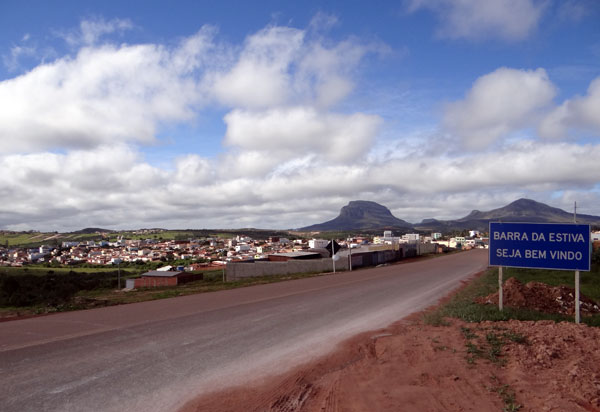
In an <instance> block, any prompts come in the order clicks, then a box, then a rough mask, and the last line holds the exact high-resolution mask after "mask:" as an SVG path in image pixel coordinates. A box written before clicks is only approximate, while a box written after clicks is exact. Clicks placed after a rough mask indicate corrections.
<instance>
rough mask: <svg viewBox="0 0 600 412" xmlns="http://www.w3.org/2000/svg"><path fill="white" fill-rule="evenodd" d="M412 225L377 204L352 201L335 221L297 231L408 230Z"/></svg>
mask: <svg viewBox="0 0 600 412" xmlns="http://www.w3.org/2000/svg"><path fill="white" fill-rule="evenodd" d="M411 227H412V225H411V224H410V223H408V222H406V221H404V220H402V219H398V218H397V217H395V216H394V215H392V212H390V210H389V209H388V208H387V207H385V206H382V205H380V204H379V203H375V202H369V201H366V200H354V201H351V202H350V203H348V204H347V205H346V206H344V207H342V210H341V211H340V214H339V216H338V217H336V218H335V219H332V220H329V221H327V222H324V223H319V224H316V225H311V226H306V227H303V228H300V229H298V230H300V231H304V232H316V231H331V230H339V231H345V230H358V229H399V228H400V229H408V228H411Z"/></svg>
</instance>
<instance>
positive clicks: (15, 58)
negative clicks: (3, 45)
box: [2, 46, 36, 72]
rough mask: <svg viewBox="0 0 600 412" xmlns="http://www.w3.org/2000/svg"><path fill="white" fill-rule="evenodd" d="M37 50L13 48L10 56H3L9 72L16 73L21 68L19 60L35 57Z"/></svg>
mask: <svg viewBox="0 0 600 412" xmlns="http://www.w3.org/2000/svg"><path fill="white" fill-rule="evenodd" d="M35 54H36V49H35V47H32V46H13V47H11V49H10V54H9V55H3V56H2V62H3V63H4V66H5V67H6V68H7V69H8V71H9V72H14V71H16V70H17V69H18V68H19V65H20V62H19V60H20V59H21V58H23V57H31V56H35Z"/></svg>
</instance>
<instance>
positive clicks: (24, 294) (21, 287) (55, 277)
mask: <svg viewBox="0 0 600 412" xmlns="http://www.w3.org/2000/svg"><path fill="white" fill-rule="evenodd" d="M116 286H117V271H114V272H103V273H76V272H73V271H70V272H69V273H65V274H56V273H53V271H48V272H47V273H46V274H45V275H43V276H36V275H31V274H19V275H8V274H0V306H33V305H40V304H42V305H50V306H57V305H61V304H64V303H68V302H69V301H70V300H71V298H72V297H73V296H74V295H75V294H76V293H77V292H79V291H80V290H92V289H107V288H114V287H116Z"/></svg>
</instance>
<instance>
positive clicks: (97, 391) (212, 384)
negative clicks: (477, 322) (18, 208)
mask: <svg viewBox="0 0 600 412" xmlns="http://www.w3.org/2000/svg"><path fill="white" fill-rule="evenodd" d="M486 266H487V253H486V251H483V250H473V251H470V252H464V253H458V254H452V255H446V256H442V257H437V258H435V259H424V260H419V261H413V262H407V263H402V264H397V265H390V266H385V267H381V268H373V269H365V270H359V271H354V272H351V273H348V272H346V273H343V274H336V275H331V276H321V277H315V278H308V279H301V280H295V281H289V282H281V283H274V284H270V285H261V286H255V287H249V288H241V289H235V290H228V291H222V292H215V293H207V294H201V295H193V296H186V297H180V298H174V299H165V300H160V301H153V302H144V303H138V304H131V305H123V306H113V307H108V308H100V309H92V310H87V311H80V312H69V313H61V314H56V315H52V316H45V317H39V318H32V319H25V320H20V321H11V322H4V323H0V388H2V389H1V390H0V410H1V411H3V412H11V411H15V412H16V411H18V412H23V411H36V412H37V411H61V412H65V411H124V410H129V411H169V410H176V409H177V408H178V407H180V406H182V404H183V403H184V402H185V401H186V400H188V399H190V398H192V397H194V396H197V395H199V394H201V393H205V392H209V391H213V390H217V389H223V388H225V387H227V386H230V385H235V384H243V383H248V382H252V383H254V382H256V381H257V380H258V379H260V378H261V377H265V376H268V375H269V374H271V375H272V374H274V373H282V372H284V371H286V370H287V369H289V368H291V367H293V366H297V365H298V364H300V363H304V362H306V361H309V360H311V359H313V358H314V357H316V356H319V355H323V354H324V353H326V352H327V351H330V350H332V349H334V347H335V345H336V344H337V343H339V342H341V341H342V340H344V339H346V338H348V337H350V336H352V335H355V334H357V333H360V332H364V331H368V330H373V329H377V328H380V327H384V326H386V325H388V324H390V323H392V322H394V321H396V320H399V319H400V318H402V317H404V316H406V315H408V314H410V313H412V312H415V311H418V310H420V309H423V308H424V307H427V306H429V305H431V304H433V303H435V302H436V301H437V300H439V299H440V298H441V297H443V296H444V295H446V294H447V293H448V292H449V291H450V290H452V289H454V288H456V287H457V286H459V284H460V281H461V280H463V279H466V278H468V277H469V276H471V275H473V274H475V273H477V272H479V271H481V270H483V269H485V267H486Z"/></svg>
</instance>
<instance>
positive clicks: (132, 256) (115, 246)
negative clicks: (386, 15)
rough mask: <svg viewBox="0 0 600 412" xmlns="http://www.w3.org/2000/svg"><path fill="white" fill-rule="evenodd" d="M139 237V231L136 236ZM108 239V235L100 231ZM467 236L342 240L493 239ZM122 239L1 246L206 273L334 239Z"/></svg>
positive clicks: (5, 261)
mask: <svg viewBox="0 0 600 412" xmlns="http://www.w3.org/2000/svg"><path fill="white" fill-rule="evenodd" d="M132 233H134V232H132ZM97 234H98V235H100V236H102V237H108V234H106V233H101V232H99V233H97ZM465 235H466V236H455V237H445V238H444V237H442V234H441V233H432V234H431V235H428V236H423V235H422V234H419V233H407V234H403V235H401V236H394V235H393V233H392V231H385V232H384V233H383V234H382V235H381V236H377V235H376V236H356V237H347V238H345V239H342V240H336V242H337V243H338V244H339V246H340V247H341V248H342V249H345V250H349V249H359V248H361V247H368V246H382V245H383V246H385V245H387V246H389V247H393V246H394V245H400V244H410V245H414V244H437V245H439V246H440V247H443V248H451V249H456V248H473V247H485V245H487V241H488V239H487V238H485V237H482V236H481V234H480V233H479V232H478V231H469V232H468V233H465ZM125 237H126V235H120V236H118V237H117V239H116V240H112V241H111V240H104V239H102V240H84V241H63V242H61V243H60V244H59V245H50V244H43V245H41V246H39V247H35V248H34V247H30V248H25V247H8V245H4V246H0V266H12V267H22V266H26V265H30V264H43V265H48V266H52V265H60V266H63V265H64V266H76V265H102V266H110V265H120V264H139V265H148V266H155V267H159V266H163V265H166V264H170V265H171V266H178V267H179V269H180V270H187V271H193V270H202V268H207V267H214V266H220V265H221V266H222V265H225V264H227V263H228V262H241V261H255V260H264V259H268V257H269V256H270V255H276V254H283V253H293V252H302V251H309V250H311V249H313V250H314V249H323V248H326V246H327V245H328V244H329V242H330V241H329V240H325V239H319V238H315V237H311V238H309V237H300V236H298V235H294V236H290V237H292V239H290V238H286V237H278V236H269V237H266V238H264V239H253V238H251V237H249V236H245V235H235V236H232V237H229V238H226V237H203V238H189V239H185V240H175V239H169V240H165V239H157V238H154V237H152V236H148V237H147V238H145V239H126V238H125Z"/></svg>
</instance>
